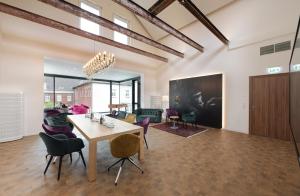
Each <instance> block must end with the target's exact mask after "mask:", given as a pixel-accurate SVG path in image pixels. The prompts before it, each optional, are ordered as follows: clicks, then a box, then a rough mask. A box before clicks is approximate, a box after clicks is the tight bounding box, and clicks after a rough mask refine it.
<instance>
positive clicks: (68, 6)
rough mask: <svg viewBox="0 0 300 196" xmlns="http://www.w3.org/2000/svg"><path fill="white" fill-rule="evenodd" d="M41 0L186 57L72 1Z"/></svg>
mask: <svg viewBox="0 0 300 196" xmlns="http://www.w3.org/2000/svg"><path fill="white" fill-rule="evenodd" d="M39 1H41V2H44V3H46V4H48V5H51V6H53V7H56V8H58V9H61V10H63V11H66V12H68V13H70V14H73V15H76V16H79V17H83V18H85V19H87V20H90V21H93V22H95V23H97V24H99V25H101V26H103V27H106V28H108V29H111V30H113V31H118V32H120V33H123V34H125V35H127V36H129V37H132V38H133V39H136V40H139V41H141V42H143V43H145V44H148V45H151V46H153V47H156V48H158V49H160V50H163V51H166V52H168V53H171V54H173V55H176V56H178V57H181V58H183V57H184V54H183V53H181V52H179V51H177V50H174V49H172V48H170V47H168V46H166V45H163V44H161V43H159V42H157V41H154V40H152V39H149V38H147V37H145V36H143V35H141V34H139V33H136V32H134V31H132V30H130V29H127V28H124V27H122V26H120V25H117V24H115V23H113V22H111V21H109V20H107V19H105V18H103V17H101V16H97V15H95V14H93V13H90V12H88V11H86V10H84V9H81V8H80V7H78V6H76V5H73V4H71V3H68V2H66V1H63V0H39Z"/></svg>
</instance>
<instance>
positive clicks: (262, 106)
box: [249, 74, 290, 140]
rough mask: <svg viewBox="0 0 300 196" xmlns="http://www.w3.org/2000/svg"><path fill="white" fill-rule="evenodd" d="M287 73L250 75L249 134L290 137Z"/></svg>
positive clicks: (287, 138)
mask: <svg viewBox="0 0 300 196" xmlns="http://www.w3.org/2000/svg"><path fill="white" fill-rule="evenodd" d="M288 85H289V78H288V74H275V75H266V76H253V77H250V108H249V109H250V121H249V124H250V134H253V135H260V136H266V137H272V138H278V139H283V140H289V139H290V130H289V119H288V116H289V105H288V104H289V99H288V98H289V86H288Z"/></svg>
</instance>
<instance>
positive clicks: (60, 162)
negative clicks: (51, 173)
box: [57, 156, 64, 181]
mask: <svg viewBox="0 0 300 196" xmlns="http://www.w3.org/2000/svg"><path fill="white" fill-rule="evenodd" d="M63 157H64V156H60V157H59V166H58V175H57V181H58V180H59V178H60V171H61V164H62V159H63Z"/></svg>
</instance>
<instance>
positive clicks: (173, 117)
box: [169, 116, 179, 119]
mask: <svg viewBox="0 0 300 196" xmlns="http://www.w3.org/2000/svg"><path fill="white" fill-rule="evenodd" d="M169 118H170V119H178V118H179V116H170V117H169Z"/></svg>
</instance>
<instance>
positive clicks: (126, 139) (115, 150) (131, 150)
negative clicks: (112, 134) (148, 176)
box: [107, 134, 144, 185]
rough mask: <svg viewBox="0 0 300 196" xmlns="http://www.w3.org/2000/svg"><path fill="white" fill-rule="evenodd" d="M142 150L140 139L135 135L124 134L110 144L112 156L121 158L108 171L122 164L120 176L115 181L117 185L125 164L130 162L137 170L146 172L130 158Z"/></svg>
mask: <svg viewBox="0 0 300 196" xmlns="http://www.w3.org/2000/svg"><path fill="white" fill-rule="evenodd" d="M139 149H140V138H139V137H138V136H137V135H134V134H124V135H120V136H118V137H116V138H114V139H113V140H111V142H110V150H111V154H112V155H113V156H114V157H116V158H120V159H119V160H118V161H117V162H115V163H114V164H112V165H111V166H110V167H109V168H108V169H107V170H108V171H109V170H110V168H112V167H113V166H115V165H116V164H118V163H120V162H122V163H121V166H120V168H119V171H118V175H117V177H116V180H115V185H117V183H118V179H119V176H120V174H121V171H122V167H123V165H124V162H125V161H126V160H128V161H129V162H130V163H132V164H133V165H134V166H135V167H136V168H138V169H139V170H140V171H141V172H142V173H144V171H143V170H142V169H141V168H140V167H139V166H138V165H137V164H136V163H135V162H134V161H133V160H132V159H131V158H130V157H131V156H133V155H135V154H137V153H138V152H139Z"/></svg>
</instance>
